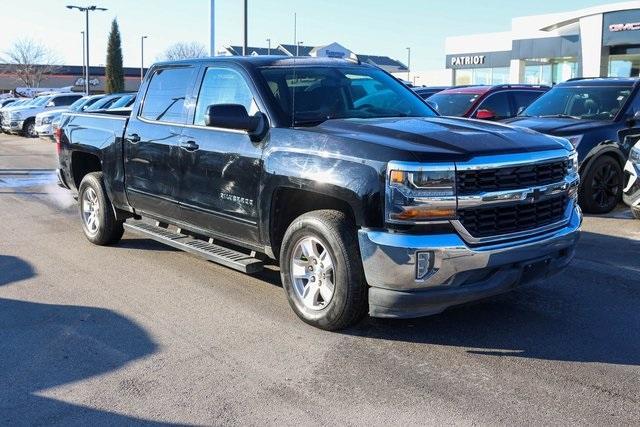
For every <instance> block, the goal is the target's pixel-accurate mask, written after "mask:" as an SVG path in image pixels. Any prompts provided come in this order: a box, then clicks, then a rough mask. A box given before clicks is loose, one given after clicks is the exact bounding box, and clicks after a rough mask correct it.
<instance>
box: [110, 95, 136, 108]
mask: <svg viewBox="0 0 640 427" xmlns="http://www.w3.org/2000/svg"><path fill="white" fill-rule="evenodd" d="M133 101H134V98H133V95H125V96H123V97H122V98H120V99H118V100H117V101H116V102H114V103H113V104H111V107H109V109H110V110H111V109H113V108H122V107H128V106H129V104H130V103H133Z"/></svg>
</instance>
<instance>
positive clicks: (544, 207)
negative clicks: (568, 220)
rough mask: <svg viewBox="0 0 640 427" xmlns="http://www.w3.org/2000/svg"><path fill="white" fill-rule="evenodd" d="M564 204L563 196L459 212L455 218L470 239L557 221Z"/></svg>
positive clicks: (561, 215) (565, 201) (512, 231)
mask: <svg viewBox="0 0 640 427" xmlns="http://www.w3.org/2000/svg"><path fill="white" fill-rule="evenodd" d="M567 203H568V197H567V196H566V195H564V194H563V195H561V196H557V197H554V198H550V199H547V200H543V201H539V202H535V203H520V204H512V205H504V206H496V207H477V208H468V209H462V210H460V211H458V216H459V219H460V222H461V223H462V225H463V226H464V228H465V229H466V230H467V231H468V232H469V234H471V235H472V236H473V237H487V236H496V235H500V234H507V233H515V232H519V231H527V230H533V229H536V228H538V227H542V226H545V225H548V224H553V223H555V222H558V221H560V220H562V218H563V216H564V212H565V209H566V207H567Z"/></svg>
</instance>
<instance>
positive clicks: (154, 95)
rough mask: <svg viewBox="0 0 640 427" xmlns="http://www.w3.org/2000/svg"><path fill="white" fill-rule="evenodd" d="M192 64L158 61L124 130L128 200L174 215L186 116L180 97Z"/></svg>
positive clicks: (150, 211) (189, 79) (190, 81)
mask: <svg viewBox="0 0 640 427" xmlns="http://www.w3.org/2000/svg"><path fill="white" fill-rule="evenodd" d="M196 72H197V67H195V66H192V65H184V66H183V65H181V66H170V67H159V68H155V69H154V70H153V74H152V75H151V76H150V78H147V79H146V80H145V86H146V87H143V88H142V89H141V92H140V93H143V91H144V93H145V95H144V99H143V100H142V101H141V102H138V103H136V104H135V105H134V109H133V111H134V113H135V114H132V115H131V119H130V121H129V124H128V126H127V129H126V131H125V135H124V138H125V140H124V154H125V155H124V161H125V188H126V192H127V197H128V199H129V203H130V204H131V206H133V207H134V208H135V209H136V210H139V211H141V212H143V213H146V214H149V215H152V216H156V217H160V218H166V219H168V220H172V219H179V217H180V209H179V207H178V191H179V186H180V178H181V177H180V170H181V149H180V147H179V145H178V144H179V142H180V136H181V134H182V127H183V126H184V124H185V123H186V120H187V111H188V110H187V107H186V106H185V99H186V97H187V95H188V94H189V93H190V92H191V87H192V84H193V80H194V77H195V74H196Z"/></svg>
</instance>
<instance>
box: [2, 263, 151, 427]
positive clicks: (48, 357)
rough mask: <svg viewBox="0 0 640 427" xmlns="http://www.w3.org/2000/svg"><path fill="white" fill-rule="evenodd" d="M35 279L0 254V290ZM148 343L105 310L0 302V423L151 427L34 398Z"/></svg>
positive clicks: (112, 365) (121, 360)
mask: <svg viewBox="0 0 640 427" xmlns="http://www.w3.org/2000/svg"><path fill="white" fill-rule="evenodd" d="M35 275H36V272H35V271H34V269H33V267H32V266H31V265H30V264H29V263H28V262H26V261H24V260H23V259H20V258H17V257H13V256H5V255H0V286H4V285H10V284H14V283H17V282H20V281H23V280H27V279H29V278H32V277H34V276H35ZM156 348H157V346H156V344H155V343H154V342H153V341H152V340H151V338H150V337H149V335H148V334H147V333H146V332H145V331H144V330H143V329H142V328H140V327H139V326H138V325H136V324H135V323H134V322H132V321H131V320H129V319H127V318H126V317H123V316H121V315H119V314H116V313H114V312H112V311H110V310H105V309H100V308H95V307H82V306H68V305H54V304H40V303H34V302H27V301H19V300H13V299H5V298H0V384H2V387H0V424H5V425H15V424H25V425H32V424H43V425H44V424H50V423H57V424H82V425H91V424H100V425H118V424H132V425H137V424H144V425H149V424H158V423H155V422H151V421H146V420H143V419H138V418H134V417H129V416H125V415H120V414H116V413H112V412H108V411H102V410H98V409H93V408H90V407H87V406H80V405H74V404H71V403H67V402H63V401H60V400H56V399H52V398H48V397H43V396H39V395H38V394H39V393H42V392H45V391H46V390H47V389H50V388H53V387H58V386H62V385H65V384H70V383H74V382H78V381H82V380H85V379H87V378H90V377H93V376H96V375H101V374H106V373H108V372H110V371H114V370H116V369H119V368H121V367H123V366H125V365H127V364H128V363H131V362H134V361H135V360H137V359H140V358H142V357H145V356H149V355H151V354H153V353H154V352H155V350H156Z"/></svg>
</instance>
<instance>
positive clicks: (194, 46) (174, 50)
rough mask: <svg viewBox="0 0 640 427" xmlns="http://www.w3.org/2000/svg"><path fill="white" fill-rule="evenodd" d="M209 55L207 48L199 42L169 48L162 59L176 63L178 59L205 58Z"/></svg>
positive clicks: (180, 43)
mask: <svg viewBox="0 0 640 427" xmlns="http://www.w3.org/2000/svg"><path fill="white" fill-rule="evenodd" d="M206 56H209V55H207V48H206V47H205V45H203V44H202V43H198V42H190V43H187V42H179V43H175V44H172V45H171V46H169V47H168V48H167V49H166V50H165V51H164V53H163V54H162V55H161V57H162V59H164V60H167V61H174V60H177V59H191V58H204V57H206Z"/></svg>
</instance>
